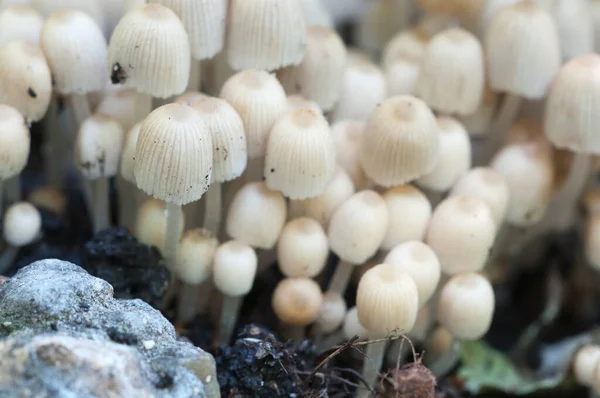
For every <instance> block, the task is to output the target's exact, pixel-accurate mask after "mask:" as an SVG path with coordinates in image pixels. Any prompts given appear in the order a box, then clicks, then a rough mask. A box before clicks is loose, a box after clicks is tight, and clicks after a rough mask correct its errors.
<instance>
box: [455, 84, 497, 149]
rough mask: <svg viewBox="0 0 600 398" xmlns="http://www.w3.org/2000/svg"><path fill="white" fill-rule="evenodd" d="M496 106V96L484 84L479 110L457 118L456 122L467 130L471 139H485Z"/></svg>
mask: <svg viewBox="0 0 600 398" xmlns="http://www.w3.org/2000/svg"><path fill="white" fill-rule="evenodd" d="M497 105H498V94H497V93H496V92H495V91H494V90H492V89H491V87H490V86H489V84H487V83H486V85H485V88H484V91H483V98H482V101H481V103H480V104H479V108H477V110H476V111H475V112H473V113H471V114H470V115H465V116H459V117H458V120H459V121H460V122H461V123H462V124H463V126H464V127H465V129H467V131H468V132H469V135H470V136H471V137H472V138H475V139H480V138H483V139H487V138H488V136H489V133H490V127H491V126H492V122H493V120H494V116H495V115H496V108H497Z"/></svg>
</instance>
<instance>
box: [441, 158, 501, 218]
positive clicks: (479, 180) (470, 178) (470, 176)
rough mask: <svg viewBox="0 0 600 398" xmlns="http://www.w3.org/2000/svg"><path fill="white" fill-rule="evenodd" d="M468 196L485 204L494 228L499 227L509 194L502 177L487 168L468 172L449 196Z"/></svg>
mask: <svg viewBox="0 0 600 398" xmlns="http://www.w3.org/2000/svg"><path fill="white" fill-rule="evenodd" d="M458 195H462V196H470V197H474V198H479V199H481V200H483V201H484V202H485V204H486V205H487V206H488V208H489V209H490V211H491V212H492V217H493V218H494V222H495V223H496V227H497V228H498V227H500V225H501V224H502V222H503V221H504V217H505V215H506V209H507V206H508V199H509V192H508V184H507V183H506V180H505V179H504V176H503V175H502V174H500V173H499V172H497V171H496V170H494V169H491V168H489V167H477V168H474V169H471V170H469V171H468V172H467V173H466V174H464V175H463V176H462V177H461V178H460V179H459V180H458V181H457V182H456V184H455V185H454V187H453V188H452V191H450V196H458Z"/></svg>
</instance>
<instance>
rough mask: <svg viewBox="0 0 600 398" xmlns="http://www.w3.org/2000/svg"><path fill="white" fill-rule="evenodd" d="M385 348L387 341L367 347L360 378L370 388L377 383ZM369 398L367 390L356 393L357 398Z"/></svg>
mask: <svg viewBox="0 0 600 398" xmlns="http://www.w3.org/2000/svg"><path fill="white" fill-rule="evenodd" d="M386 346H387V341H383V342H379V343H371V344H369V345H367V351H366V356H365V360H364V362H363V369H362V376H363V379H364V380H365V381H366V382H367V383H369V385H370V386H374V385H375V383H376V382H377V375H378V374H379V370H380V369H381V365H382V364H383V358H384V355H385V348H386ZM369 396H371V391H369V390H360V392H359V393H358V397H359V398H368V397H369Z"/></svg>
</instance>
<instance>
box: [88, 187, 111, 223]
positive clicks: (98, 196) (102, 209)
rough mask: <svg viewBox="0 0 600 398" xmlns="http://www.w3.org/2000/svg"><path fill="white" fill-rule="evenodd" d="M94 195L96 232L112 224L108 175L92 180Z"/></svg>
mask: <svg viewBox="0 0 600 398" xmlns="http://www.w3.org/2000/svg"><path fill="white" fill-rule="evenodd" d="M91 183H92V192H93V195H94V196H93V197H94V202H93V204H94V209H93V212H92V213H93V220H94V232H96V233H97V232H100V231H102V230H104V229H106V228H108V227H109V226H110V203H109V200H108V195H109V184H108V177H101V178H98V179H96V180H93V181H92V182H91Z"/></svg>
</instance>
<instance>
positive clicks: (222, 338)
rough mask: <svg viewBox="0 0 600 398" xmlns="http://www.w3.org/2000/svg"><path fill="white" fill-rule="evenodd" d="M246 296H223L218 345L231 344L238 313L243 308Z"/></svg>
mask: <svg viewBox="0 0 600 398" xmlns="http://www.w3.org/2000/svg"><path fill="white" fill-rule="evenodd" d="M243 301H244V296H228V295H226V294H224V295H223V304H222V306H221V316H220V317H219V337H218V345H219V346H221V345H223V344H229V341H230V340H231V335H232V334H233V329H234V328H235V323H236V321H237V316H238V313H239V312H240V308H241V307H242V303H243Z"/></svg>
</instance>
